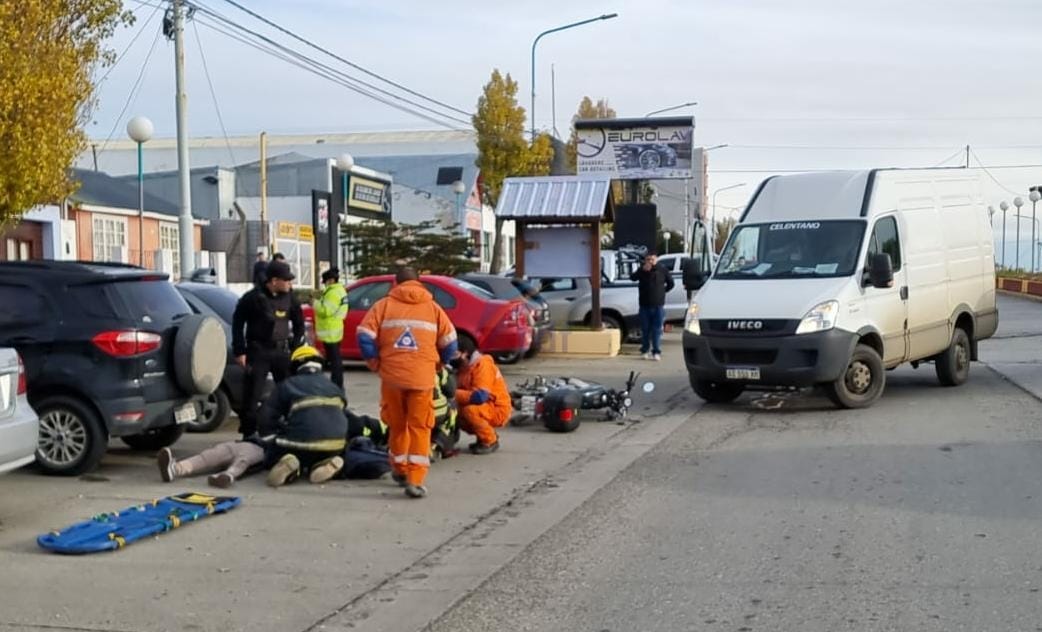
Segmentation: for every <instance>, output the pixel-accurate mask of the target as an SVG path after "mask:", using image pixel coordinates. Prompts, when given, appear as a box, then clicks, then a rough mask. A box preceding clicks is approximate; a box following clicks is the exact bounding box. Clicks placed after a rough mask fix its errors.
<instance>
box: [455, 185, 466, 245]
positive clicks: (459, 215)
mask: <svg viewBox="0 0 1042 632" xmlns="http://www.w3.org/2000/svg"><path fill="white" fill-rule="evenodd" d="M466 190H467V185H465V184H463V181H462V180H456V181H455V182H453V183H452V192H453V193H455V194H456V220H457V221H459V230H460V234H461V235H463V236H464V237H466V236H467V218H466V217H464V216H463V192H464V191H466Z"/></svg>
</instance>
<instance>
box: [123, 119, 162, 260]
mask: <svg viewBox="0 0 1042 632" xmlns="http://www.w3.org/2000/svg"><path fill="white" fill-rule="evenodd" d="M154 132H155V127H154V126H153V125H152V121H150V120H149V119H147V118H146V117H144V116H135V117H134V118H132V119H130V120H129V121H128V122H127V136H129V137H130V140H132V141H134V142H135V143H137V198H138V200H137V201H138V207H137V230H138V233H137V236H138V242H137V248H138V255H137V264H138V265H139V266H141V267H142V268H143V267H145V170H144V164H143V162H142V158H143V157H144V154H143V151H142V146H143V145H144V144H145V143H147V142H148V141H149V140H151V139H152V134H153V133H154Z"/></svg>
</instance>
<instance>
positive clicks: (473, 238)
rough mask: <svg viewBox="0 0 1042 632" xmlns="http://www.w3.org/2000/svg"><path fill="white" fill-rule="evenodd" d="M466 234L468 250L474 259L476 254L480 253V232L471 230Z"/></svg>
mask: <svg viewBox="0 0 1042 632" xmlns="http://www.w3.org/2000/svg"><path fill="white" fill-rule="evenodd" d="M468 232H469V233H470V248H471V250H472V251H473V253H474V254H473V255H472V256H473V257H474V258H475V259H476V258H477V257H478V253H480V252H481V231H480V230H473V229H472V230H470V231H468Z"/></svg>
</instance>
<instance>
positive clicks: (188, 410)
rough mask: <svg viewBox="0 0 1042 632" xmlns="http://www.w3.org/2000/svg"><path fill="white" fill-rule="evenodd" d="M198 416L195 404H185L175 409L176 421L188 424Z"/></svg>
mask: <svg viewBox="0 0 1042 632" xmlns="http://www.w3.org/2000/svg"><path fill="white" fill-rule="evenodd" d="M197 416H198V413H196V411H195V404H185V405H183V406H178V407H177V408H175V409H174V423H178V424H186V423H189V422H192V421H195V419H196V417H197Z"/></svg>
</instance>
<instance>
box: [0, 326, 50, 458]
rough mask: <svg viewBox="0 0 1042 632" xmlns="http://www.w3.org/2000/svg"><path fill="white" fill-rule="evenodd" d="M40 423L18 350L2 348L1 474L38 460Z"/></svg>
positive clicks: (0, 365)
mask: <svg viewBox="0 0 1042 632" xmlns="http://www.w3.org/2000/svg"><path fill="white" fill-rule="evenodd" d="M39 434H40V422H39V419H38V418H37V416H36V412H35V411H33V409H32V407H31V406H29V400H27V399H26V397H25V369H24V368H23V367H22V360H21V358H19V357H18V353H17V352H16V351H15V350H14V349H10V348H7V347H0V474H2V473H4V472H10V471H11V470H13V469H15V468H19V467H22V466H23V465H28V464H29V463H32V462H33V461H34V460H35V458H36V457H35V456H34V455H35V453H36V443H37V440H38V435H39Z"/></svg>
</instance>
